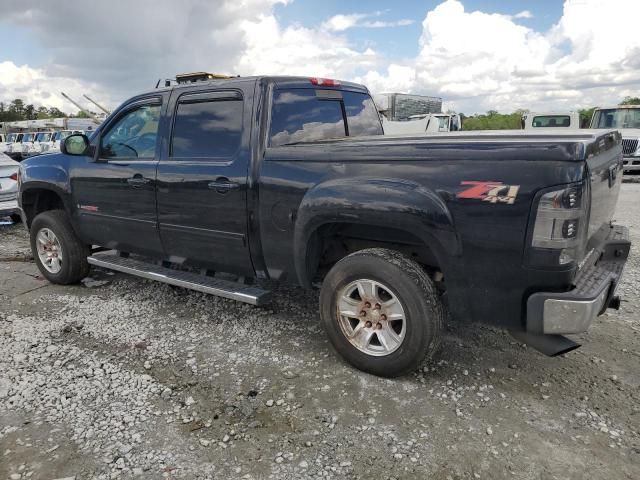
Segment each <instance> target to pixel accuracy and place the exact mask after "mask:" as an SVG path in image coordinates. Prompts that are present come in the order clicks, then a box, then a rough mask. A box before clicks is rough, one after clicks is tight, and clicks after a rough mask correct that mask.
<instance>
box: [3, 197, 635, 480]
mask: <svg viewBox="0 0 640 480" xmlns="http://www.w3.org/2000/svg"><path fill="white" fill-rule="evenodd" d="M639 203H640V184H624V185H623V188H622V194H621V198H620V202H619V206H618V212H617V221H618V222H619V223H621V224H625V225H627V226H629V227H630V228H631V231H632V241H634V242H635V243H634V246H633V251H632V257H631V259H630V261H629V263H628V267H627V269H626V272H625V278H624V283H623V284H622V285H621V286H620V289H619V293H620V294H621V295H622V296H623V299H624V300H625V301H624V302H623V305H622V309H621V310H620V311H618V312H610V313H607V314H606V315H605V316H603V317H601V318H600V319H599V320H598V322H597V323H596V324H595V325H594V326H593V327H592V328H591V330H590V331H589V332H588V333H587V334H584V335H579V336H577V337H578V338H579V340H580V341H581V342H582V343H583V347H582V348H580V349H578V350H576V351H575V352H572V353H570V354H568V355H566V356H564V357H562V358H553V359H551V358H546V357H544V356H542V355H540V354H538V353H536V352H535V351H533V350H532V349H529V348H525V347H523V346H522V345H520V344H518V343H517V342H516V341H515V340H513V339H512V338H511V337H510V336H509V335H508V334H506V333H504V332H502V331H499V330H496V329H494V328H491V327H487V326H483V325H450V326H449V328H448V331H447V335H446V338H445V341H444V342H443V346H442V350H441V352H440V353H439V354H438V355H436V357H435V358H434V359H433V361H432V362H431V363H429V364H425V365H423V366H422V367H421V368H420V369H419V370H418V371H416V372H414V373H413V374H411V375H408V376H406V377H403V378H400V379H395V380H386V379H380V378H376V377H373V376H370V375H366V374H363V373H361V372H359V371H356V370H354V369H352V368H351V367H349V366H348V365H346V364H344V363H343V362H342V361H341V360H340V359H338V358H337V357H336V356H335V355H334V354H333V352H332V351H331V349H330V347H329V344H328V342H327V341H326V340H325V337H324V334H323V332H322V331H321V329H320V327H319V324H318V314H317V298H316V294H315V293H313V292H304V291H302V290H300V289H296V288H289V287H278V288H277V289H276V291H275V303H274V305H273V306H271V307H269V308H255V307H251V306H248V305H243V304H240V303H236V302H233V301H228V300H224V299H220V298H216V297H211V296H207V295H204V294H199V293H196V292H189V291H186V290H182V289H176V288H172V287H169V286H166V285H161V284H157V283H152V282H148V281H144V280H140V279H137V278H133V277H128V276H125V275H119V274H118V275H114V274H110V273H109V272H105V271H99V270H94V271H93V272H92V277H91V280H90V281H87V282H85V283H84V284H83V285H78V286H71V287H61V286H55V285H50V284H48V283H47V282H46V281H44V280H43V279H42V278H41V277H40V275H39V273H38V271H37V269H36V268H35V266H34V265H33V264H32V263H31V262H30V260H29V251H28V241H27V237H26V233H25V232H24V231H23V229H22V227H19V226H0V479H4V478H8V479H11V480H17V479H27V478H33V479H56V478H66V477H71V478H75V479H85V478H88V479H92V478H95V479H110V478H150V479H155V478H176V479H178V478H180V479H183V478H184V479H205V478H211V479H213V478H220V479H231V478H247V479H263V478H292V479H303V478H337V479H339V478H360V479H370V478H376V479H387V478H397V479H401V478H402V479H404V478H416V479H424V478H430V479H437V480H439V479H442V480H449V479H476V478H480V479H499V478H510V479H536V480H538V479H545V480H546V479H567V478H570V479H582V478H591V479H603V480H604V479H606V480H610V479H637V478H640V370H639V368H638V367H639V366H640V315H639V314H638V312H640V302H639V301H638V297H637V296H638V291H639V287H640V265H639V260H638V259H639V258H640V257H639V255H638V253H639V246H640V210H639V209H638V204H639Z"/></svg>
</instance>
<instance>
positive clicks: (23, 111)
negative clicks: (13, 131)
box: [0, 98, 93, 123]
mask: <svg viewBox="0 0 640 480" xmlns="http://www.w3.org/2000/svg"><path fill="white" fill-rule="evenodd" d="M92 113H93V112H92ZM69 117H75V118H88V117H89V116H88V115H87V114H86V113H85V112H83V111H80V112H78V113H77V114H75V115H74V114H71V115H69V114H67V113H65V112H63V111H62V110H60V109H59V108H57V107H49V108H47V107H42V106H41V107H36V106H34V105H33V104H32V103H28V104H27V103H25V102H24V100H22V99H21V98H16V99H15V100H12V101H11V102H9V104H7V103H5V102H0V123H2V122H15V121H18V120H41V119H45V118H69Z"/></svg>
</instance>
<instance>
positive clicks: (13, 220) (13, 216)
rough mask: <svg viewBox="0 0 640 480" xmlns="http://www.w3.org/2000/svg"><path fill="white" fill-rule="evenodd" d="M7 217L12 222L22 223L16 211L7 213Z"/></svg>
mask: <svg viewBox="0 0 640 480" xmlns="http://www.w3.org/2000/svg"><path fill="white" fill-rule="evenodd" d="M9 218H10V219H11V221H12V222H13V223H22V217H21V216H20V215H18V214H17V213H12V214H11V215H9Z"/></svg>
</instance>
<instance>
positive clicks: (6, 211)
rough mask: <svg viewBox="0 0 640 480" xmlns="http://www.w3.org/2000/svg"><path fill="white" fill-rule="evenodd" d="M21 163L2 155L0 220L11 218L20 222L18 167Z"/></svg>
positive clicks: (0, 166) (0, 157) (0, 159)
mask: <svg viewBox="0 0 640 480" xmlns="http://www.w3.org/2000/svg"><path fill="white" fill-rule="evenodd" d="M19 165H20V164H19V163H18V162H16V161H15V160H12V159H11V158H9V156H7V155H5V154H4V153H0V218H2V217H11V220H13V221H14V222H16V223H17V222H19V221H20V209H19V208H18V167H19Z"/></svg>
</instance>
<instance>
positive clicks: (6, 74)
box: [0, 61, 118, 112]
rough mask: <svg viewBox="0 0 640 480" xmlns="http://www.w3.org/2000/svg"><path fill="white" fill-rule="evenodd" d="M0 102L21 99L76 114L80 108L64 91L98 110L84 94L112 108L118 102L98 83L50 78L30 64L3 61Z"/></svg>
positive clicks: (0, 78)
mask: <svg viewBox="0 0 640 480" xmlns="http://www.w3.org/2000/svg"><path fill="white" fill-rule="evenodd" d="M0 92H1V93H0V101H2V102H5V103H8V102H10V101H11V100H13V99H15V98H22V99H24V100H25V101H27V102H30V103H32V104H34V105H36V106H41V105H45V106H47V107H57V108H59V109H60V110H62V111H64V112H75V111H76V110H77V108H76V107H75V106H73V105H72V104H71V103H70V102H69V101H68V100H66V99H65V98H64V97H63V96H62V95H61V94H60V92H64V93H66V94H67V95H69V96H70V97H71V98H73V99H74V100H75V101H77V102H79V103H80V104H81V105H82V106H83V107H85V108H87V109H88V110H91V111H96V107H95V105H92V104H90V103H89V102H87V101H86V100H85V99H84V98H83V97H82V94H87V95H89V96H90V97H91V98H92V99H94V100H96V101H98V103H101V104H102V103H105V104H108V105H113V104H114V103H117V102H118V100H117V99H114V98H112V97H110V96H108V94H107V95H105V92H104V91H103V90H102V89H100V88H99V87H98V86H97V85H96V84H94V83H91V82H82V81H79V80H77V79H72V78H67V77H55V76H50V75H48V74H47V73H46V72H45V71H44V70H42V69H37V68H31V67H29V66H28V65H20V66H19V65H16V64H14V63H13V62H8V61H5V62H0Z"/></svg>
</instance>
